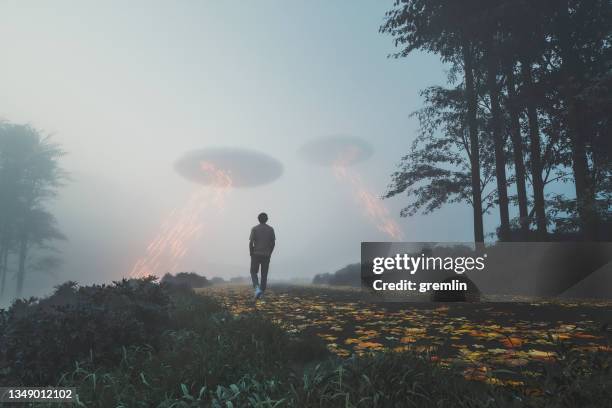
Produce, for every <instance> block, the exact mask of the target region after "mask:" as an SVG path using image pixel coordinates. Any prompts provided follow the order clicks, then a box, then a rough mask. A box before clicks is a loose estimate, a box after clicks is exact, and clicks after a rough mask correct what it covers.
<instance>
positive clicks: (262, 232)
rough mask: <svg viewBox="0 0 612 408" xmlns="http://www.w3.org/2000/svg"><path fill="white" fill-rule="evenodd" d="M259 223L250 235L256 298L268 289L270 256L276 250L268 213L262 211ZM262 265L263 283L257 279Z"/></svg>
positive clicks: (252, 276) (258, 217)
mask: <svg viewBox="0 0 612 408" xmlns="http://www.w3.org/2000/svg"><path fill="white" fill-rule="evenodd" d="M257 219H258V220H259V225H256V226H254V227H253V228H252V229H251V236H250V237H249V252H250V253H251V279H252V280H253V288H254V289H255V300H257V299H259V298H260V297H261V296H262V295H263V293H264V291H265V290H266V283H267V281H268V266H270V256H271V255H272V251H273V250H274V244H275V242H276V236H275V235H274V228H272V227H271V226H269V225H268V224H266V223H267V222H268V214H266V213H263V212H262V213H261V214H259V215H258V216H257ZM260 266H261V284H260V283H259V282H258V279H257V272H258V271H259V267H260Z"/></svg>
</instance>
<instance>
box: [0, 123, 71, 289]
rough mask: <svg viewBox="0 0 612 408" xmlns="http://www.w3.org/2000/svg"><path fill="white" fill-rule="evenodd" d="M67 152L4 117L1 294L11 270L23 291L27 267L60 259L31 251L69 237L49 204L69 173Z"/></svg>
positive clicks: (0, 132)
mask: <svg viewBox="0 0 612 408" xmlns="http://www.w3.org/2000/svg"><path fill="white" fill-rule="evenodd" d="M63 154H64V152H63V151H62V149H61V148H60V146H59V145H58V144H56V143H54V142H53V141H51V139H50V138H49V137H48V136H42V135H41V134H40V132H39V131H37V130H36V129H34V128H33V127H31V126H29V125H18V124H12V123H8V122H0V296H3V295H4V294H5V292H6V287H7V285H8V283H9V282H8V279H7V278H8V276H9V272H10V271H11V270H12V271H13V272H14V274H13V276H12V277H13V278H14V279H15V281H16V282H15V294H16V295H17V296H20V295H21V293H22V290H23V284H24V279H25V276H26V273H27V271H28V269H46V270H48V269H51V268H53V267H54V266H56V265H57V264H58V263H59V262H60V260H59V258H58V257H56V256H54V255H48V254H47V255H45V256H38V257H33V256H30V255H31V249H32V248H37V249H46V250H49V249H51V250H52V249H53V248H52V247H51V246H50V243H51V242H52V241H54V240H58V239H65V237H64V235H63V234H62V233H61V232H60V231H59V229H58V227H57V222H56V219H55V217H54V216H53V215H52V214H51V213H50V212H49V211H48V209H47V204H48V202H49V200H50V199H52V198H53V197H55V196H56V194H57V190H58V188H59V187H60V186H61V185H62V184H63V182H64V181H65V180H66V178H67V174H66V173H65V172H64V171H63V170H62V169H61V168H60V166H59V162H58V161H59V158H60V157H61V156H62V155H63ZM46 252H47V253H48V251H46ZM11 267H12V268H11Z"/></svg>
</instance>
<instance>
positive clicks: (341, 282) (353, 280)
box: [312, 263, 361, 287]
mask: <svg viewBox="0 0 612 408" xmlns="http://www.w3.org/2000/svg"><path fill="white" fill-rule="evenodd" d="M312 284H313V285H332V286H355V287H360V286H361V263H354V264H349V265H346V266H345V267H344V268H341V269H339V270H337V271H336V272H334V273H329V272H327V273H319V274H317V275H315V277H314V278H313V279H312Z"/></svg>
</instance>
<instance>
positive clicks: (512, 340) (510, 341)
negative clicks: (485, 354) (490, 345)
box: [500, 337, 523, 348]
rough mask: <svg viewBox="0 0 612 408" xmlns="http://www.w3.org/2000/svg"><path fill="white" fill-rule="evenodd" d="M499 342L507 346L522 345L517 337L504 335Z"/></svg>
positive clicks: (521, 341)
mask: <svg viewBox="0 0 612 408" xmlns="http://www.w3.org/2000/svg"><path fill="white" fill-rule="evenodd" d="M500 342H501V344H503V345H504V347H507V348H515V347H521V346H522V345H523V340H521V339H520V338H518V337H505V338H503V339H501V340H500Z"/></svg>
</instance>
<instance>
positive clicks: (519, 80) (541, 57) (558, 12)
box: [380, 0, 612, 242]
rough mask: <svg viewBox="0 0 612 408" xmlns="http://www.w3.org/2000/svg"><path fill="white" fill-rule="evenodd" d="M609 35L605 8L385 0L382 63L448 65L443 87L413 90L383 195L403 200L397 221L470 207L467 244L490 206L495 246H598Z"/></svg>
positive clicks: (567, 2)
mask: <svg viewBox="0 0 612 408" xmlns="http://www.w3.org/2000/svg"><path fill="white" fill-rule="evenodd" d="M611 28H612V2H610V1H609V0H588V1H587V0H540V1H530V0H465V1H450V0H396V1H395V2H394V5H393V8H392V9H391V10H390V11H388V12H387V13H386V17H385V21H384V23H383V24H382V26H381V27H380V32H382V33H385V34H389V35H391V36H392V37H393V39H394V44H395V46H396V47H397V48H399V51H398V52H397V53H395V54H393V55H392V56H393V57H395V58H402V57H406V56H408V55H409V54H410V53H411V52H413V51H415V50H421V51H426V52H430V53H435V54H437V55H439V56H440V57H441V59H442V61H444V62H445V63H448V64H449V65H450V67H451V68H450V70H449V76H448V79H449V80H448V85H449V86H447V87H443V86H431V87H428V88H426V89H424V90H423V91H422V92H421V95H422V97H423V98H424V102H425V104H424V107H423V108H421V109H420V110H418V111H416V112H414V113H413V115H414V116H415V117H416V118H417V119H418V121H419V123H420V131H419V133H418V135H417V137H416V139H415V141H414V143H413V145H412V147H411V150H410V151H409V153H408V154H407V155H405V156H404V157H403V158H402V161H401V164H400V166H399V169H398V170H397V171H396V172H395V173H394V174H393V175H392V181H391V184H390V186H389V190H388V191H387V192H386V194H385V197H386V198H389V197H393V196H396V195H398V194H407V195H408V197H409V199H410V201H409V203H408V205H407V206H406V207H405V208H404V209H403V210H402V216H408V215H413V214H415V213H418V212H424V213H430V212H432V211H435V210H437V209H439V208H440V207H442V206H443V205H445V204H447V203H458V202H466V203H469V204H470V205H471V206H472V209H473V226H474V240H475V241H476V242H482V241H484V238H485V233H484V228H483V215H484V214H485V213H488V212H489V211H490V210H492V209H493V208H497V211H498V212H499V228H498V229H497V237H498V239H499V240H501V241H511V240H548V239H554V238H555V236H557V237H558V236H562V235H563V234H565V235H566V236H568V237H573V238H580V239H586V240H598V239H599V240H603V239H605V238H606V237H607V238H608V239H609V238H610V236H609V235H610V231H611V230H612V222H611V220H610V218H611V217H610V208H611V203H612V177H611V176H612V166H611V152H612V127H611V123H610V120H611V118H612V29H611ZM563 183H572V184H573V189H572V191H573V192H572V194H569V195H567V194H562V191H563V189H560V188H559V187H560V186H561V185H562V184H563ZM570 185H571V184H570ZM547 187H548V189H549V191H546V190H547ZM560 190H561V191H560ZM566 190H567V189H566ZM512 207H514V209H515V211H516V212H517V213H518V216H517V217H514V218H511V216H510V214H511V211H510V210H511V209H512ZM606 234H607V235H606Z"/></svg>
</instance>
